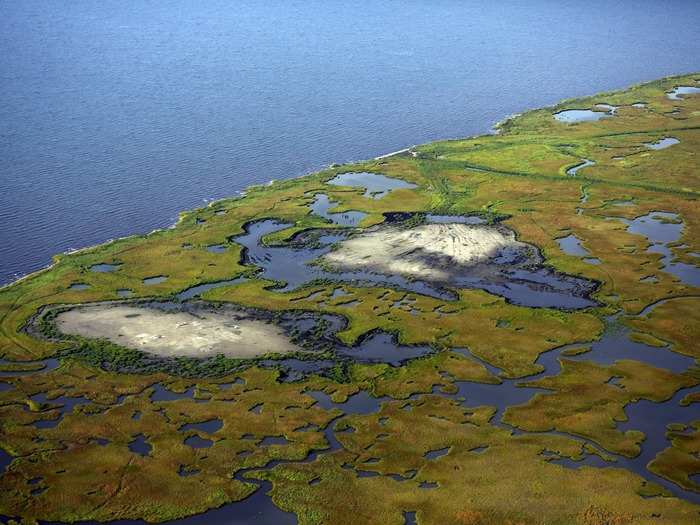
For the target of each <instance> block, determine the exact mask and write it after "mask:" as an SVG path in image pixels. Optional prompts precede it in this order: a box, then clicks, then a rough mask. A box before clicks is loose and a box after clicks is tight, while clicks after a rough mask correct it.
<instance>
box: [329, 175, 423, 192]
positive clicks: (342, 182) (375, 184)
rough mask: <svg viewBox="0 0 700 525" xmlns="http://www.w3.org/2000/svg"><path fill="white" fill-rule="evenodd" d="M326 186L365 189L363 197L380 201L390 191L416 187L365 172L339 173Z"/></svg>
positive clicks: (402, 181)
mask: <svg viewBox="0 0 700 525" xmlns="http://www.w3.org/2000/svg"><path fill="white" fill-rule="evenodd" d="M326 184H331V185H333V186H352V187H356V188H365V190H366V191H365V197H370V198H372V199H381V198H382V197H384V196H386V195H387V194H388V193H389V192H390V191H393V190H397V189H400V188H406V189H410V188H415V187H416V185H415V184H411V183H410V182H406V181H404V180H401V179H394V178H391V177H387V176H386V175H382V174H380V173H370V172H366V171H360V172H349V173H341V174H340V175H336V176H335V177H333V178H332V179H331V180H329V181H327V182H326Z"/></svg>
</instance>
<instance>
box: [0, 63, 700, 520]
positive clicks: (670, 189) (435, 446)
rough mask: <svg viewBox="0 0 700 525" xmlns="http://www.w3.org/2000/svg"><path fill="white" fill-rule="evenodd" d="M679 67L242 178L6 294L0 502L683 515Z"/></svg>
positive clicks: (688, 165)
mask: <svg viewBox="0 0 700 525" xmlns="http://www.w3.org/2000/svg"><path fill="white" fill-rule="evenodd" d="M678 86H688V87H690V86H700V74H697V75H686V76H682V77H672V78H666V79H661V80H658V81H654V82H651V83H647V84H642V85H638V86H633V87H631V88H629V89H626V90H623V91H618V92H610V93H604V94H601V95H594V96H591V97H586V98H578V99H575V100H567V101H563V102H561V103H559V104H556V105H555V106H552V107H549V108H544V109H537V110H533V111H530V112H527V113H524V114H522V115H519V116H517V117H513V118H511V119H509V120H507V121H505V122H503V123H501V124H500V127H499V130H500V132H499V133H498V134H494V135H484V136H478V137H470V138H466V139H459V140H447V141H440V142H434V143H429V144H425V145H421V146H414V147H412V148H410V149H409V150H407V151H404V152H399V153H397V154H394V155H389V156H383V157H381V158H377V159H373V160H369V161H363V162H355V163H351V164H345V165H335V166H332V167H329V168H327V169H324V170H322V171H320V172H317V173H313V174H310V175H308V176H305V177H302V178H299V179H293V180H287V181H277V182H273V183H271V184H268V185H265V186H254V187H251V188H249V189H248V190H247V191H246V193H245V195H244V196H239V197H236V198H231V199H224V200H221V201H218V202H216V203H212V205H209V206H205V207H202V208H199V209H196V210H192V211H190V212H185V213H183V214H182V216H181V219H180V221H179V222H178V224H177V225H176V226H175V227H173V228H172V229H170V230H163V231H157V232H153V233H151V234H149V235H145V236H135V237H129V238H126V239H121V240H117V241H115V242H112V243H109V244H105V245H100V246H96V247H93V248H91V249H88V250H85V251H82V252H78V253H74V254H70V255H63V256H60V257H58V258H57V260H56V263H55V265H54V266H53V267H52V268H50V269H48V270H46V271H44V272H40V273H37V274H35V275H32V276H30V277H29V278H27V279H24V280H21V281H18V282H16V283H14V284H12V285H10V286H8V287H5V288H3V289H0V313H1V314H2V315H1V316H0V352H1V355H0V357H1V359H2V360H0V377H1V378H2V381H0V412H1V413H2V425H1V426H0V452H1V453H0V467H2V468H1V469H0V471H1V472H2V473H0V490H2V493H3V497H2V499H0V516H2V520H3V522H8V523H9V522H10V521H11V520H20V519H22V520H25V521H26V522H32V521H33V520H37V521H40V522H58V523H68V522H75V521H81V522H89V523H97V522H105V521H107V522H109V521H115V520H135V521H136V522H138V523H145V522H168V521H173V520H181V522H182V523H187V524H195V523H246V522H259V523H270V524H272V523H300V524H304V525H312V524H313V525H316V524H322V523H334V524H341V525H342V524H345V523H348V524H350V523H352V524H353V525H354V524H358V523H361V524H373V523H396V524H399V525H400V524H401V523H417V524H421V525H427V524H442V523H471V524H477V523H478V524H501V523H507V522H511V523H527V524H536V523H585V524H586V525H602V524H604V523H662V524H681V523H688V524H691V523H697V521H698V518H700V485H698V483H697V479H698V478H697V475H698V474H699V473H700V464H699V462H698V461H697V455H698V454H700V445H698V442H699V440H698V434H699V433H700V431H698V424H700V423H699V422H700V414H699V413H698V409H697V407H698V402H699V401H700V390H699V389H700V367H698V362H697V360H698V359H700V352H698V349H697V344H696V341H697V336H698V335H700V334H698V333H696V332H697V326H698V324H699V323H698V321H699V319H698V314H697V312H698V307H699V306H700V279H699V277H698V275H699V274H698V272H700V267H699V266H698V262H700V261H698V257H697V253H700V214H699V213H698V200H699V199H700V185H699V184H698V180H697V176H698V159H697V156H696V155H695V152H696V151H697V150H698V148H699V147H700V133H699V132H698V130H700V116H699V115H700V96H698V95H696V94H694V93H693V92H692V91H690V92H689V91H687V90H686V91H678V90H676V88H677V87H678ZM669 93H672V94H674V93H677V94H678V96H676V97H669V95H668V94H669ZM572 110H573V111H577V112H580V111H584V112H590V113H595V114H596V115H595V117H596V118H595V119H593V118H591V119H588V120H585V119H584V120H580V119H579V120H578V121H577V122H572V118H573V117H572V115H573V114H571V113H567V112H569V111H572ZM599 114H600V116H601V117H603V116H604V117H605V118H598V116H599ZM557 115H567V117H566V118H564V119H561V118H557V117H556V116H557ZM576 115H578V113H577V114H576ZM576 115H573V116H574V117H575V116H576ZM586 115H588V116H590V115H589V113H586ZM579 116H580V115H579ZM671 137H673V138H675V139H676V140H677V142H674V143H673V144H669V142H668V141H666V142H664V140H666V139H669V138H671ZM652 146H653V147H652ZM662 146H669V147H662ZM670 146H672V147H670ZM614 159H616V160H614ZM620 159H621V160H620ZM574 168H578V169H575V170H574V171H573V172H572V169H574ZM5 385H6V386H5ZM514 465H515V467H514ZM504 472H508V473H509V475H504ZM562 487H565V489H562ZM59 494H60V497H58V495H59ZM504 494H507V496H508V497H504ZM154 502H157V504H154ZM543 502H544V504H543Z"/></svg>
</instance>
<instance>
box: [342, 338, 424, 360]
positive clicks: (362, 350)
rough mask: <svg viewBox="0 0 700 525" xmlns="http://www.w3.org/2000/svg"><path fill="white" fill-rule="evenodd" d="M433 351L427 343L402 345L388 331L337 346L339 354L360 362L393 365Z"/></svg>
mask: <svg viewBox="0 0 700 525" xmlns="http://www.w3.org/2000/svg"><path fill="white" fill-rule="evenodd" d="M433 351H434V350H433V349H432V348H431V347H429V346H427V345H425V346H424V345H416V346H409V345H400V344H398V343H397V342H396V336H394V335H392V334H388V333H386V332H375V333H373V334H371V335H370V336H369V337H366V338H364V339H363V340H362V341H361V342H360V344H359V345H357V346H353V347H338V348H336V352H337V353H338V354H340V355H344V356H348V357H350V358H352V359H353V360H354V361H358V362H360V363H388V364H390V365H393V366H398V365H400V364H401V363H402V362H404V361H407V360H409V359H414V358H416V357H420V356H423V355H426V354H429V353H431V352H433Z"/></svg>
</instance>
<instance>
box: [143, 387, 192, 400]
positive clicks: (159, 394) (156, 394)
mask: <svg viewBox="0 0 700 525" xmlns="http://www.w3.org/2000/svg"><path fill="white" fill-rule="evenodd" d="M180 399H193V400H194V401H196V402H203V401H204V400H201V399H194V387H190V388H188V389H187V390H185V391H184V392H173V391H172V390H169V389H167V388H165V387H164V386H163V385H160V384H157V385H153V394H152V395H151V401H178V400H180Z"/></svg>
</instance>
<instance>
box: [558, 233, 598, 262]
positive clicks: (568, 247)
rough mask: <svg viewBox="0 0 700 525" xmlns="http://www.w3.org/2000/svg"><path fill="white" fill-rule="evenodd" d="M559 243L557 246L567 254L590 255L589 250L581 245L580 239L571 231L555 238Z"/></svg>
mask: <svg viewBox="0 0 700 525" xmlns="http://www.w3.org/2000/svg"><path fill="white" fill-rule="evenodd" d="M557 242H558V243H559V248H561V251H563V252H564V253H565V254H567V255H578V256H581V257H583V256H585V255H590V252H589V251H588V250H586V249H585V248H584V247H583V246H581V240H580V239H579V238H578V237H576V236H575V235H574V234H573V233H572V234H571V235H567V236H566V237H561V238H559V239H557Z"/></svg>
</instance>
